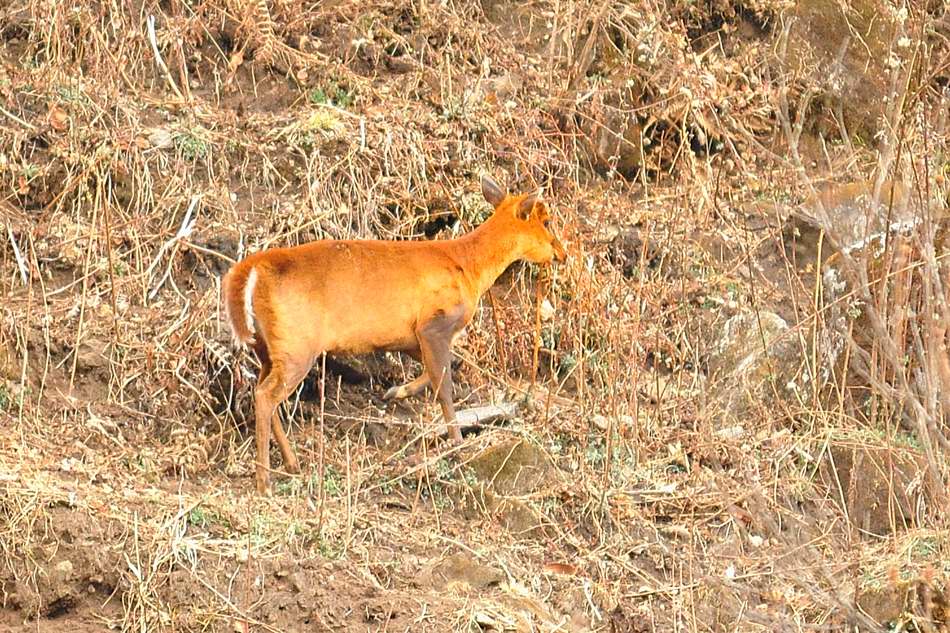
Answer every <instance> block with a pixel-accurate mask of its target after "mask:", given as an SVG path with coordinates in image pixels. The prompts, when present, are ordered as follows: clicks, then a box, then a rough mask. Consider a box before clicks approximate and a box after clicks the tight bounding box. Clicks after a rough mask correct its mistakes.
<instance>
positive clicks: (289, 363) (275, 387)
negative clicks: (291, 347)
mask: <svg viewBox="0 0 950 633" xmlns="http://www.w3.org/2000/svg"><path fill="white" fill-rule="evenodd" d="M312 364H313V362H312V359H310V358H307V359H294V358H273V357H269V360H268V363H267V365H269V368H270V369H269V371H268V372H267V374H266V376H265V375H264V371H263V369H264V366H265V364H264V362H263V360H262V361H261V376H262V379H261V381H260V382H259V383H258V385H257V388H256V389H255V390H254V415H255V419H256V423H257V428H256V433H255V434H256V438H255V439H256V444H257V490H258V492H259V493H261V494H267V492H268V491H269V488H270V434H271V430H273V432H274V439H275V440H277V445H278V447H279V448H280V454H281V457H283V458H284V467H285V468H286V469H287V471H288V472H292V473H296V472H299V471H300V465H299V463H298V462H297V456H296V454H294V450H293V448H292V447H291V446H290V441H289V440H288V439H287V434H286V433H284V428H283V426H282V425H281V423H280V419H279V417H278V416H277V407H278V406H279V405H280V403H281V402H283V401H284V400H286V399H287V397H288V396H289V395H290V394H291V393H293V391H294V389H296V388H297V386H298V385H299V384H300V383H301V381H303V379H304V378H305V377H306V376H307V372H308V371H310V366H311V365H312Z"/></svg>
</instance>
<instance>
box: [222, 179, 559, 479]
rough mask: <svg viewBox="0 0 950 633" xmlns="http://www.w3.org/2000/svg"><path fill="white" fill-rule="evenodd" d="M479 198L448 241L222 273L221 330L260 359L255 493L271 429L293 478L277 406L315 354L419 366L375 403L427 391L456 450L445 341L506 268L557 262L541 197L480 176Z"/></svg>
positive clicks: (265, 471)
mask: <svg viewBox="0 0 950 633" xmlns="http://www.w3.org/2000/svg"><path fill="white" fill-rule="evenodd" d="M481 191H482V195H483V196H484V198H485V200H486V201H487V202H488V203H489V204H491V205H492V207H493V208H494V210H493V212H492V214H491V215H490V217H489V218H488V219H487V220H486V221H484V222H483V223H482V224H481V225H479V226H478V227H477V228H475V229H474V230H472V231H470V232H468V233H466V234H464V235H461V236H459V237H456V238H453V239H436V240H403V241H391V240H317V241H313V242H309V243H305V244H301V245H299V246H293V247H286V248H269V249H265V250H263V251H260V252H257V253H253V254H251V255H248V256H247V257H245V258H244V259H242V260H241V261H239V262H237V263H236V264H234V265H233V266H232V267H231V268H230V270H228V272H227V273H226V274H225V276H224V278H223V280H222V295H223V301H224V307H225V313H226V319H227V322H228V324H229V325H230V328H231V331H232V334H233V335H234V339H235V342H236V344H237V345H238V346H239V347H250V348H251V349H253V351H254V353H255V355H256V356H257V359H258V361H259V362H260V373H259V375H258V381H257V385H256V387H255V389H254V418H255V424H256V428H255V441H256V453H257V454H256V471H255V479H256V484H257V491H258V493H259V494H262V495H268V494H270V474H271V466H270V444H271V431H273V438H274V440H276V442H277V445H278V447H279V449H280V453H281V457H282V458H283V462H284V467H285V469H286V471H287V472H289V473H291V474H294V473H299V472H300V466H299V463H298V461H297V457H296V455H295V454H294V450H293V448H292V447H291V445H290V442H289V441H288V439H287V434H286V433H285V432H284V429H283V427H282V426H281V422H280V419H279V415H278V413H277V408H278V407H279V405H280V404H281V403H282V402H284V401H285V400H286V399H287V398H288V397H289V396H290V395H291V394H293V392H294V391H295V390H296V388H297V387H298V386H299V385H300V383H301V382H302V381H303V379H304V378H305V377H306V376H307V374H308V373H309V371H310V369H311V367H312V366H313V364H314V362H315V361H316V360H317V359H318V358H321V357H322V356H323V355H324V354H331V355H332V354H353V355H360V354H368V353H372V352H377V351H390V352H403V353H405V354H408V355H409V356H410V357H412V358H414V359H415V360H417V361H419V362H421V363H422V365H423V367H424V371H423V372H422V374H421V375H420V376H419V377H418V378H416V379H415V380H413V381H411V382H409V383H406V384H403V385H398V386H395V387H392V388H391V389H389V390H388V391H387V392H386V393H385V395H384V396H383V398H384V399H385V400H387V401H388V400H394V399H402V398H408V397H410V396H415V395H418V394H420V393H422V392H423V391H425V389H426V388H428V387H431V389H432V391H433V392H434V394H435V396H436V399H437V400H438V403H439V405H440V407H441V410H442V415H443V418H444V421H445V424H446V425H447V428H448V435H449V443H450V444H452V445H458V444H459V443H461V442H462V434H461V430H460V428H459V426H458V425H457V424H456V418H455V409H454V406H453V385H452V362H451V361H452V344H453V343H454V341H455V339H456V338H457V337H458V336H459V334H460V333H461V332H462V330H463V329H464V328H465V326H466V325H468V323H469V322H470V321H471V319H472V317H473V315H474V314H475V310H476V308H477V306H478V303H479V300H480V299H481V297H482V295H483V294H484V293H485V292H486V291H487V290H488V289H489V288H490V287H491V286H492V285H493V284H494V283H495V281H496V280H497V279H498V277H499V276H500V275H501V274H502V273H503V272H504V271H505V270H506V269H507V268H508V267H509V266H510V265H511V264H512V263H514V262H516V261H519V260H523V261H528V262H533V263H536V264H550V263H551V262H553V261H563V260H564V259H565V258H566V252H565V249H564V246H563V245H562V244H561V242H560V240H559V239H558V238H557V236H556V235H555V234H554V232H553V228H552V226H551V221H552V218H551V214H550V211H549V209H548V206H547V205H546V204H545V202H544V201H543V200H542V199H541V194H542V190H541V189H538V190H535V191H532V192H529V193H524V194H509V193H508V192H506V191H505V190H503V189H502V188H501V187H500V186H499V185H498V184H497V183H496V182H495V181H494V180H492V179H491V178H490V177H489V176H487V175H486V176H483V177H482V178H481Z"/></svg>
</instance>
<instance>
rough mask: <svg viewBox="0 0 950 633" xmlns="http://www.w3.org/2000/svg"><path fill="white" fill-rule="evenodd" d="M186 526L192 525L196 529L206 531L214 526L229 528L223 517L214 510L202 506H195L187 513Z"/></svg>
mask: <svg viewBox="0 0 950 633" xmlns="http://www.w3.org/2000/svg"><path fill="white" fill-rule="evenodd" d="M186 519H187V521H188V525H192V526H194V527H197V528H202V529H207V528H209V527H212V526H214V525H220V526H223V527H229V526H230V523H229V522H228V520H227V519H226V518H224V517H222V516H221V515H220V514H219V513H218V512H217V511H216V510H212V509H211V508H205V507H203V506H195V507H194V508H192V509H191V511H189V512H188V515H187V517H186Z"/></svg>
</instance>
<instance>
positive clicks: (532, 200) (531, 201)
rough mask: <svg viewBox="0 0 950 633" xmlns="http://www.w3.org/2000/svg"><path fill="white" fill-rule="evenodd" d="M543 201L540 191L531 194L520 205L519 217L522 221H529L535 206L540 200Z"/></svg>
mask: <svg viewBox="0 0 950 633" xmlns="http://www.w3.org/2000/svg"><path fill="white" fill-rule="evenodd" d="M540 199H541V190H540V189H538V190H537V191H534V192H532V193H529V194H528V195H527V196H526V197H525V199H524V200H522V201H521V204H519V205H518V212H517V215H518V217H519V218H520V219H522V220H527V219H528V218H530V217H531V212H532V211H533V210H534V205H535V204H537V202H538V200H540Z"/></svg>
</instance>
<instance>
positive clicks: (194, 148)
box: [172, 125, 211, 162]
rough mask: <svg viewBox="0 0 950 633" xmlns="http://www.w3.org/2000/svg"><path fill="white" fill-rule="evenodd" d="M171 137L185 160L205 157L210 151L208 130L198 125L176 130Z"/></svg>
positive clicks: (192, 160)
mask: <svg viewBox="0 0 950 633" xmlns="http://www.w3.org/2000/svg"><path fill="white" fill-rule="evenodd" d="M172 139H173V141H174V143H175V148H176V149H177V150H178V153H179V154H180V155H181V157H182V158H184V159H185V160H187V161H191V162H194V161H196V160H199V159H202V158H206V157H207V156H208V154H210V153H211V140H210V138H209V136H208V131H207V130H206V129H204V128H203V127H201V126H200V125H199V126H196V127H194V128H191V129H189V130H183V131H180V132H177V133H175V134H174V136H173V137H172Z"/></svg>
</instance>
